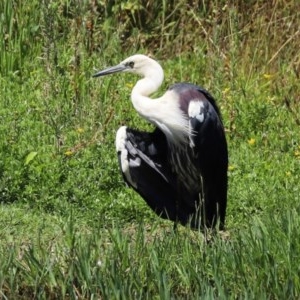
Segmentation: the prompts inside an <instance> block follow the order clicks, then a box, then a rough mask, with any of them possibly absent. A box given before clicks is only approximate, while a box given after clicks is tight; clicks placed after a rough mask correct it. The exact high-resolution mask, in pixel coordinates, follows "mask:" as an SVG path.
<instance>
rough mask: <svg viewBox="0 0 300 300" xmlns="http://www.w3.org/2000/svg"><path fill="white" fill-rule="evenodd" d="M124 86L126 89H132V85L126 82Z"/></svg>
mask: <svg viewBox="0 0 300 300" xmlns="http://www.w3.org/2000/svg"><path fill="white" fill-rule="evenodd" d="M125 85H126V86H127V87H128V88H130V89H132V88H133V83H130V82H128V83H126V84H125Z"/></svg>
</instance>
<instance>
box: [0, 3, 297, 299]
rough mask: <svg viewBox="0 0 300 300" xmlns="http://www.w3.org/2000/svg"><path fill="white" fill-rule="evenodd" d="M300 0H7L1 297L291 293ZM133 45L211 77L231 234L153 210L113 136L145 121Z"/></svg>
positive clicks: (0, 54) (3, 12)
mask: <svg viewBox="0 0 300 300" xmlns="http://www.w3.org/2000/svg"><path fill="white" fill-rule="evenodd" d="M299 28H300V3H299V1H297V0H272V1H263V0H251V1H183V0H182V1H177V2H176V1H162V2H159V1H153V0H149V1H137V0H130V1H95V0H93V1H87V0H84V1H67V0H56V1H50V0H43V1H38V0H33V1H21V0H3V1H0V121H1V122H0V157H1V158H0V201H1V205H0V299H2V298H3V299H16V298H24V299H27V298H29V297H32V298H37V299H40V298H45V299H46V298H47V299H51V298H52V299H54V298H59V299H63V298H65V299H69V298H71V299H73V298H79V299H89V298H96V299H99V298H103V299H133V298H142V299H144V298H150V299H153V298H154V299H158V298H161V299H170V298H185V299H193V298H195V299H196V298H198V299H199V298H201V299H212V298H221V299H225V298H226V299H227V298H234V299H236V298H250V299H266V298H267V299H270V298H271V299H295V298H299V297H300V279H299V278H300V267H299V264H298V261H299V258H300V231H299V225H300V197H299V195H300V188H299V181H300V128H299V127H300V105H299V104H300V84H299V80H300V55H299V39H300V29H299ZM134 53H144V54H149V55H152V56H154V57H155V58H156V59H158V60H159V61H160V62H161V64H162V66H163V68H164V69H165V73H166V74H165V75H166V76H165V77H166V80H165V83H164V86H163V87H162V89H161V91H160V93H163V91H164V90H165V89H166V88H167V86H168V85H170V84H172V83H174V82H180V81H188V82H193V83H196V84H198V85H201V86H204V87H205V88H207V89H208V90H209V91H210V92H211V93H212V94H213V95H214V96H215V98H216V99H217V102H218V104H219V106H220V109H221V111H222V114H223V119H224V124H225V127H226V132H227V139H228V144H229V153H230V166H229V193H228V200H229V203H228V213H227V231H226V232H225V233H221V234H219V235H217V236H215V237H214V238H213V239H212V241H211V243H209V244H207V243H206V242H205V241H204V239H203V237H202V235H201V234H200V233H198V232H191V231H190V230H189V229H186V228H183V227H180V229H179V231H178V232H175V233H174V232H173V230H172V224H171V223H170V222H168V221H162V220H159V219H158V218H157V217H156V216H155V215H154V214H153V213H152V212H151V211H150V209H149V208H148V207H147V206H146V205H145V204H144V202H143V201H142V200H141V199H140V197H139V196H138V195H137V194H135V193H134V192H133V191H131V190H129V189H127V188H126V187H125V186H124V183H123V180H122V178H121V176H120V174H119V170H118V166H117V159H116V155H115V147H114V136H115V132H116V130H117V128H118V127H119V126H120V125H122V124H127V125H129V126H132V127H139V128H146V129H151V126H150V125H149V124H147V123H146V122H145V121H144V120H141V119H140V117H138V116H137V114H136V113H135V111H134V109H133V108H132V106H131V104H130V101H129V95H130V90H131V88H132V86H133V84H134V82H135V80H136V78H134V76H132V75H119V76H112V77H106V78H103V79H92V78H91V75H92V74H93V73H94V71H95V69H101V68H104V67H106V66H109V65H112V64H116V63H118V62H119V61H121V60H123V59H124V58H125V57H127V56H129V55H131V54H134Z"/></svg>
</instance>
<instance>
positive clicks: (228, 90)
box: [222, 87, 230, 95]
mask: <svg viewBox="0 0 300 300" xmlns="http://www.w3.org/2000/svg"><path fill="white" fill-rule="evenodd" d="M228 92H230V88H229V87H227V88H225V89H224V90H223V91H222V93H223V94H224V95H226V94H228Z"/></svg>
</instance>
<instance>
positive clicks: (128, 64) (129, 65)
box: [126, 61, 134, 69]
mask: <svg viewBox="0 0 300 300" xmlns="http://www.w3.org/2000/svg"><path fill="white" fill-rule="evenodd" d="M126 66H127V67H130V68H131V69H133V67H134V62H133V61H129V62H128V63H127V64H126Z"/></svg>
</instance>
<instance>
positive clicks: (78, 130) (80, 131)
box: [76, 127, 84, 133]
mask: <svg viewBox="0 0 300 300" xmlns="http://www.w3.org/2000/svg"><path fill="white" fill-rule="evenodd" d="M76 131H77V132H78V133H83V132H84V129H83V128H81V127H78V128H77V129H76Z"/></svg>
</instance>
